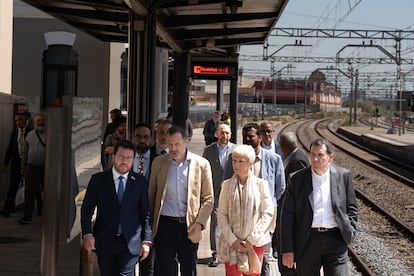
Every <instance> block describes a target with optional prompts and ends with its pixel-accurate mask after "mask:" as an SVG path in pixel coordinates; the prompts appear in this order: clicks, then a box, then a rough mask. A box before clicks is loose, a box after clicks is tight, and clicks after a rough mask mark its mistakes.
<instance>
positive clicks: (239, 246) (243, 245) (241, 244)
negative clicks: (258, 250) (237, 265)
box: [231, 239, 253, 252]
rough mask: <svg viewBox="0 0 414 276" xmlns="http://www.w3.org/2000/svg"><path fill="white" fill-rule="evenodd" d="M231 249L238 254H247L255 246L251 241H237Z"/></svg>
mask: <svg viewBox="0 0 414 276" xmlns="http://www.w3.org/2000/svg"><path fill="white" fill-rule="evenodd" d="M231 247H233V249H234V250H236V251H237V252H247V251H249V250H250V249H252V248H253V245H252V244H251V243H250V242H249V241H244V240H241V239H237V240H235V241H234V242H233V244H232V245H231Z"/></svg>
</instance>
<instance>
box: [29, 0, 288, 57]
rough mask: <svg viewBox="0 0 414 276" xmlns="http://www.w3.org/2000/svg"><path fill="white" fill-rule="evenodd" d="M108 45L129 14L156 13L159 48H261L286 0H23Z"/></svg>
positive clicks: (120, 36) (124, 36)
mask: <svg viewBox="0 0 414 276" xmlns="http://www.w3.org/2000/svg"><path fill="white" fill-rule="evenodd" d="M23 1H24V2H26V3H28V4H30V5H32V6H34V7H36V8H38V9H40V10H42V11H44V12H46V13H48V14H50V15H52V16H54V17H56V18H58V19H60V20H62V21H64V22H66V23H68V24H70V25H72V26H74V27H76V28H78V29H80V30H82V31H84V32H86V33H89V34H90V35H92V36H94V37H96V38H98V39H100V40H102V41H107V42H124V43H127V42H128V24H129V18H130V16H129V12H130V11H131V10H132V11H133V12H135V13H136V14H137V15H138V16H139V17H142V20H143V21H142V22H145V20H146V18H148V15H151V14H154V13H155V14H156V23H157V24H156V33H157V37H158V44H159V45H160V46H165V47H168V48H170V49H172V50H174V51H176V52H183V51H188V52H191V53H193V54H197V53H200V54H206V55H215V56H227V55H228V54H229V53H232V52H234V51H235V48H237V47H238V46H240V45H247V44H262V43H263V42H264V41H265V39H266V38H267V36H268V35H270V33H271V31H272V29H273V27H274V25H275V24H276V22H277V21H278V20H279V18H280V16H281V14H282V12H283V10H284V8H285V6H286V4H287V2H288V0H259V1H258V0H158V1H144V0H124V1H122V0H59V1H53V0H23Z"/></svg>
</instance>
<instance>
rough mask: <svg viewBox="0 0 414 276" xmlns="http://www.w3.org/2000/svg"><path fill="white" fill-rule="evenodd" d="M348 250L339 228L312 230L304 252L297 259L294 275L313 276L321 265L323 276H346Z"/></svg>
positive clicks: (318, 271) (317, 272)
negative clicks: (321, 230)
mask: <svg viewBox="0 0 414 276" xmlns="http://www.w3.org/2000/svg"><path fill="white" fill-rule="evenodd" d="M347 261H348V251H347V247H346V244H345V242H344V240H343V239H342V236H341V233H340V232H339V230H338V229H337V230H334V231H328V232H317V231H314V230H312V231H311V233H310V235H309V239H308V242H307V244H306V246H305V249H304V253H303V255H302V256H301V257H300V259H299V260H297V263H296V275H298V276H313V275H315V276H316V275H318V276H319V273H320V269H321V266H322V267H323V271H324V275H325V276H347V275H348V271H347V267H346V263H347Z"/></svg>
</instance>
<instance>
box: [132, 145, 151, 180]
mask: <svg viewBox="0 0 414 276" xmlns="http://www.w3.org/2000/svg"><path fill="white" fill-rule="evenodd" d="M140 155H141V154H138V153H135V157H134V163H133V164H132V170H133V171H134V172H136V173H139V172H138V166H139V156H140ZM150 155H151V152H150V150H147V151H146V152H145V153H144V154H143V161H144V176H145V177H147V175H148V168H149V166H150ZM147 179H148V177H147Z"/></svg>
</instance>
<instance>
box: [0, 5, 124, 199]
mask: <svg viewBox="0 0 414 276" xmlns="http://www.w3.org/2000/svg"><path fill="white" fill-rule="evenodd" d="M8 1H9V0H6V1H4V2H8ZM1 2H2V3H3V0H2V1H1ZM12 2H13V3H14V5H13V10H9V11H7V13H12V14H13V20H12V21H10V23H9V24H8V25H9V26H7V29H8V30H12V43H10V45H12V51H9V55H11V61H12V62H11V63H10V64H9V65H7V63H5V62H4V60H2V61H1V65H2V69H1V70H2V72H3V70H4V71H6V70H7V68H8V67H10V68H9V70H10V72H11V78H9V79H8V80H7V79H6V80H4V79H3V78H2V79H0V81H1V83H2V85H1V87H7V86H9V87H11V89H9V90H10V91H0V92H4V93H7V94H11V96H10V97H2V99H3V98H4V99H6V100H2V101H1V106H2V112H1V113H2V114H1V115H2V116H1V117H0V126H1V129H2V136H1V139H0V141H1V144H0V158H1V159H3V158H4V153H5V150H6V148H7V144H8V139H9V137H10V133H11V131H12V130H13V125H14V116H13V112H14V108H13V105H14V98H13V97H14V96H16V97H21V98H24V99H25V101H26V102H27V104H28V106H29V111H30V112H31V113H32V115H34V114H35V113H37V112H39V110H40V108H41V100H40V98H41V94H42V54H43V51H44V50H46V49H47V48H48V46H47V44H46V41H45V38H44V33H47V32H54V31H63V32H69V33H73V34H75V35H76V39H75V42H74V44H73V50H75V51H76V52H77V53H78V82H77V96H80V97H98V98H102V99H103V110H102V114H104V117H103V120H104V122H103V124H102V128H103V129H104V128H105V126H106V120H107V119H108V117H106V116H105V115H106V114H108V110H110V109H112V108H115V107H119V102H120V70H121V66H120V63H121V55H122V53H123V52H124V51H125V45H124V44H123V43H108V42H103V41H100V40H98V39H96V38H94V37H92V36H91V35H89V34H86V33H84V32H82V31H80V30H78V29H76V28H74V27H72V26H71V25H68V24H66V23H64V22H62V21H60V20H57V19H56V18H53V17H51V16H49V15H47V14H45V13H43V12H41V11H39V10H37V9H35V8H33V7H31V6H29V5H27V4H25V3H22V2H21V1H16V0H14V1H12ZM3 4H4V3H3ZM4 6H6V7H7V8H8V9H11V8H12V5H2V6H1V7H2V9H3V8H4ZM3 12H5V11H4V10H2V11H1V14H3ZM4 28H6V26H4V24H2V26H1V29H2V30H3V29H4ZM2 42H4V40H3V41H2ZM6 46H7V45H6ZM6 50H7V48H5V46H4V43H1V44H0V52H3V51H4V52H6ZM11 67H12V68H11ZM5 90H7V89H5ZM8 183H9V175H8V173H7V174H0V203H1V202H2V201H3V200H4V194H5V193H4V191H5V189H6V188H7V185H8Z"/></svg>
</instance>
